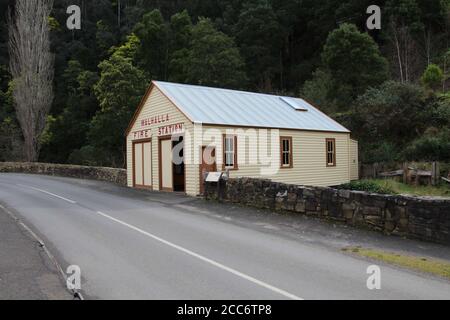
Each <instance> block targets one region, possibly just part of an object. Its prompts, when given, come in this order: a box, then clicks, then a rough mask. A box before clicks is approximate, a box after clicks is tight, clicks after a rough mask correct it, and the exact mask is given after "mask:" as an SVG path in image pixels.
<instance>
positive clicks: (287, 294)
mask: <svg viewBox="0 0 450 320" xmlns="http://www.w3.org/2000/svg"><path fill="white" fill-rule="evenodd" d="M97 214H99V215H101V216H103V217H105V218H107V219H109V220H112V221H114V222H117V223H119V224H121V225H123V226H125V227H128V228H130V229H132V230H134V231H137V232H139V233H141V234H143V235H145V236H147V237H150V238H152V239H154V240H156V241H159V242H161V243H163V244H165V245H168V246H169V247H172V248H174V249H177V250H179V251H182V252H184V253H186V254H188V255H190V256H192V257H194V258H197V259H200V260H202V261H204V262H206V263H209V264H211V265H213V266H215V267H217V268H219V269H222V270H225V271H227V272H230V273H232V274H234V275H236V276H238V277H240V278H243V279H245V280H248V281H250V282H253V283H254V284H257V285H259V286H261V287H264V288H266V289H269V290H271V291H273V292H275V293H278V294H280V295H282V296H284V297H286V298H289V299H292V300H303V299H302V298H300V297H297V296H296V295H294V294H292V293H289V292H287V291H284V290H282V289H279V288H276V287H274V286H272V285H270V284H268V283H265V282H263V281H261V280H258V279H255V278H253V277H251V276H249V275H247V274H245V273H242V272H239V271H237V270H235V269H232V268H230V267H227V266H225V265H223V264H221V263H219V262H216V261H214V260H211V259H209V258H206V257H204V256H202V255H200V254H198V253H195V252H193V251H191V250H188V249H186V248H183V247H181V246H179V245H176V244H174V243H172V242H169V241H167V240H164V239H162V238H160V237H158V236H155V235H153V234H151V233H148V232H146V231H144V230H142V229H139V228H137V227H135V226H133V225H131V224H128V223H126V222H123V221H121V220H119V219H116V218H113V217H111V216H109V215H107V214H105V213H103V212H100V211H97Z"/></svg>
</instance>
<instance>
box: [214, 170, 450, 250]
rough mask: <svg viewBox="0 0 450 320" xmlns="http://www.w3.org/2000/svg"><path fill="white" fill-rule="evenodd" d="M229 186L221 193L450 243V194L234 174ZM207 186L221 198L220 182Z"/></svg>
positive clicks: (255, 203) (238, 199)
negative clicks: (384, 190) (345, 187)
mask: <svg viewBox="0 0 450 320" xmlns="http://www.w3.org/2000/svg"><path fill="white" fill-rule="evenodd" d="M224 189H225V190H224V191H223V194H222V195H221V197H222V198H223V199H224V200H225V201H230V202H233V203H240V204H243V205H247V206H252V207H257V208H265V209H270V210H275V211H288V212H295V213H299V214H306V215H309V216H313V217H318V218H323V219H328V220H332V221H340V222H343V223H346V224H349V225H352V226H360V227H366V228H370V229H373V230H377V231H381V232H384V233H387V234H393V235H400V236H405V237H410V238H416V239H421V240H427V241H434V242H440V243H444V244H447V245H449V244H450V199H436V198H433V199H431V198H419V197H409V196H394V195H378V194H370V193H367V192H361V191H348V190H337V189H332V188H319V187H303V186H295V185H287V184H282V183H276V182H272V181H270V180H260V179H251V178H239V179H230V180H229V181H228V182H227V184H226V187H225V188H224ZM207 190H209V191H208V193H207V196H208V197H209V198H217V192H216V188H215V187H211V188H207Z"/></svg>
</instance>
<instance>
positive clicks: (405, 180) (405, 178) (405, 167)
mask: <svg viewBox="0 0 450 320" xmlns="http://www.w3.org/2000/svg"><path fill="white" fill-rule="evenodd" d="M403 183H404V184H408V163H407V162H403Z"/></svg>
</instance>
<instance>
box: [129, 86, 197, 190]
mask: <svg viewBox="0 0 450 320" xmlns="http://www.w3.org/2000/svg"><path fill="white" fill-rule="evenodd" d="M166 115H169V121H165V122H163V123H154V124H149V125H144V126H142V123H141V122H142V120H146V119H151V118H152V117H158V116H160V117H163V118H164V117H165V116H166ZM179 123H183V125H184V129H185V130H190V131H192V128H193V124H192V122H191V121H190V120H189V119H188V118H186V116H185V115H184V114H183V113H182V112H180V111H179V109H178V108H177V107H176V106H175V105H174V104H173V103H172V102H171V101H170V100H169V99H168V98H167V97H166V96H165V95H164V94H163V93H162V92H161V91H160V90H159V89H158V88H157V87H156V86H153V88H152V90H151V92H150V94H149V96H148V97H147V100H146V101H145V102H144V106H143V107H142V109H141V112H140V113H139V114H138V116H137V118H136V121H135V122H134V124H133V126H132V127H131V129H130V132H129V134H128V136H127V172H128V186H129V187H133V141H137V140H141V139H152V152H151V154H152V185H153V189H154V190H159V172H160V171H159V159H158V157H159V150H158V149H159V140H158V138H159V135H158V129H159V128H160V127H164V126H168V125H175V124H179ZM143 130H144V131H145V130H149V131H148V132H147V135H146V136H145V135H143V136H138V137H135V133H136V132H143ZM185 170H186V193H187V194H191V195H196V194H197V193H198V191H197V190H196V189H195V185H197V184H198V182H197V181H193V180H192V179H194V180H195V179H198V175H194V174H193V171H194V170H195V171H196V172H197V173H198V166H193V165H186V168H185Z"/></svg>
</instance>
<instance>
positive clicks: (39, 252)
mask: <svg viewBox="0 0 450 320" xmlns="http://www.w3.org/2000/svg"><path fill="white" fill-rule="evenodd" d="M71 299H73V297H72V295H71V294H70V292H69V291H68V290H67V289H66V288H65V287H64V283H63V280H62V277H61V276H60V274H59V273H58V270H57V268H56V266H55V265H54V264H53V263H52V261H51V260H50V259H49V257H48V256H47V254H46V253H45V251H44V249H43V248H42V247H41V245H40V244H39V243H38V242H37V241H36V240H35V239H34V238H33V237H32V236H31V235H30V234H29V233H28V231H27V230H25V229H24V228H23V227H21V226H20V225H19V224H18V223H17V221H16V220H15V219H14V218H13V217H12V216H11V215H10V214H9V213H8V212H6V211H5V210H4V209H2V208H1V207H0V300H71Z"/></svg>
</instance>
